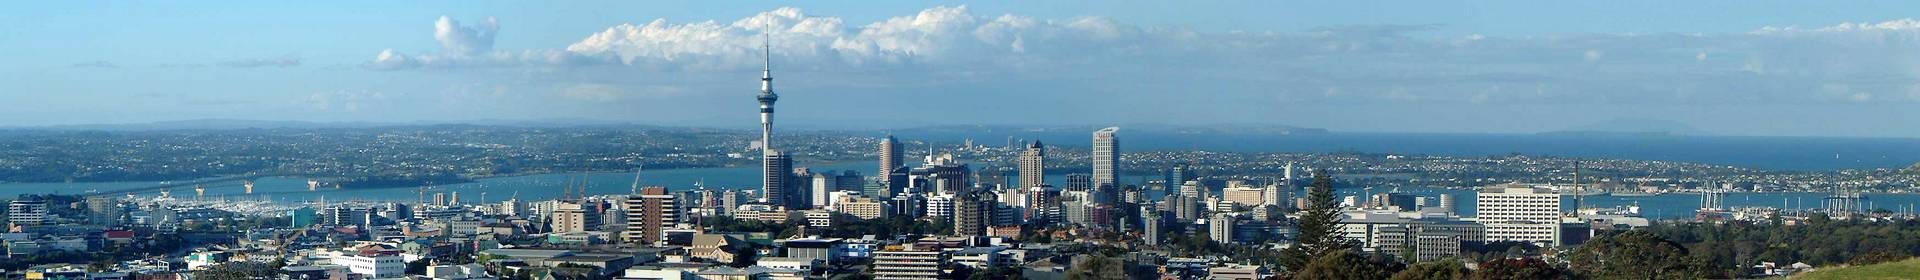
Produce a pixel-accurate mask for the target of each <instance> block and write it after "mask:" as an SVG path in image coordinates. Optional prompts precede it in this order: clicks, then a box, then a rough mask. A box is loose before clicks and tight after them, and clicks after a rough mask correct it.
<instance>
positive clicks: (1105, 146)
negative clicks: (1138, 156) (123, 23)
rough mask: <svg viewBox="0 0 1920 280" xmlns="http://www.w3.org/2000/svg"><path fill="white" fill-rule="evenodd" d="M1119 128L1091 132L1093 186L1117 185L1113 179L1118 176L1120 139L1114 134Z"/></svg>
mask: <svg viewBox="0 0 1920 280" xmlns="http://www.w3.org/2000/svg"><path fill="white" fill-rule="evenodd" d="M1117 132H1120V128H1119V127H1108V128H1102V129H1100V130H1099V131H1094V132H1093V185H1094V186H1099V185H1100V184H1108V185H1118V184H1119V183H1118V182H1115V179H1117V178H1119V177H1117V176H1118V175H1120V174H1119V173H1118V172H1120V165H1119V164H1120V162H1119V160H1120V139H1118V138H1115V136H1114V133H1117Z"/></svg>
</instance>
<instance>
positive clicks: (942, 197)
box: [926, 194, 954, 221]
mask: <svg viewBox="0 0 1920 280" xmlns="http://www.w3.org/2000/svg"><path fill="white" fill-rule="evenodd" d="M953 196H954V195H953V194H936V195H929V196H927V202H926V205H927V209H926V211H927V213H926V216H927V217H932V218H934V220H936V221H938V220H946V219H952V218H953V199H954V197H953Z"/></svg>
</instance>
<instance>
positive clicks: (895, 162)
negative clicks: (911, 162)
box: [876, 134, 906, 182]
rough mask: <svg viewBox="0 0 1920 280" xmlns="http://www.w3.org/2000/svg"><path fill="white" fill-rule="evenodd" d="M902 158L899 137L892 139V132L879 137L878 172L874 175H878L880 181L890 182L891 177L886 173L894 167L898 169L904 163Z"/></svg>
mask: <svg viewBox="0 0 1920 280" xmlns="http://www.w3.org/2000/svg"><path fill="white" fill-rule="evenodd" d="M904 159H905V154H904V153H902V151H901V150H900V139H894V138H893V135H892V134H888V135H887V138H885V139H880V173H876V175H877V176H880V180H882V181H889V182H891V179H892V177H889V176H887V175H888V174H893V171H894V170H895V169H900V166H901V165H904V164H906V163H905V162H903V160H904Z"/></svg>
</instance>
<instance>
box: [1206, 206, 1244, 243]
mask: <svg viewBox="0 0 1920 280" xmlns="http://www.w3.org/2000/svg"><path fill="white" fill-rule="evenodd" d="M1236 218H1237V217H1236V215H1235V214H1232V213H1216V214H1213V218H1212V219H1208V220H1207V239H1209V240H1213V241H1214V242H1220V243H1232V242H1233V223H1234V222H1235V220H1237V219H1236Z"/></svg>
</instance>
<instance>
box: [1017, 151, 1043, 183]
mask: <svg viewBox="0 0 1920 280" xmlns="http://www.w3.org/2000/svg"><path fill="white" fill-rule="evenodd" d="M1046 165H1047V148H1046V146H1042V145H1041V144H1040V141H1033V144H1028V145H1027V151H1026V152H1022V153H1020V188H1022V189H1030V188H1035V187H1040V185H1045V184H1046V177H1047V170H1046Z"/></svg>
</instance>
